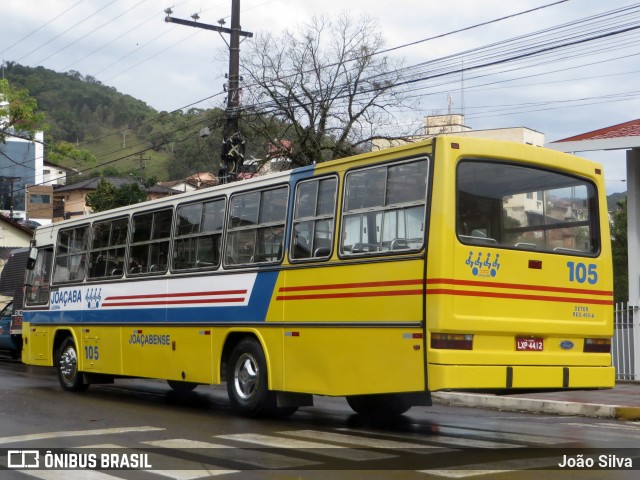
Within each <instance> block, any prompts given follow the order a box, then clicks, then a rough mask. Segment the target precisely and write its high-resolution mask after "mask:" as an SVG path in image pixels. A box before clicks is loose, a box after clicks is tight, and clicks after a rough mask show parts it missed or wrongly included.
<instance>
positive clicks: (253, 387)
mask: <svg viewBox="0 0 640 480" xmlns="http://www.w3.org/2000/svg"><path fill="white" fill-rule="evenodd" d="M227 393H228V394H229V400H230V401H231V405H232V406H233V408H234V409H235V410H236V411H238V412H239V413H241V414H242V415H247V416H250V417H255V416H258V415H261V414H264V413H268V412H269V411H270V410H272V409H273V408H275V404H276V402H275V394H274V393H273V392H270V391H269V389H268V376H267V362H266V359H265V355H264V351H263V350H262V347H261V346H260V344H259V343H258V341H257V340H255V339H254V338H245V339H243V340H241V341H240V342H239V343H238V345H236V347H235V348H234V350H233V352H232V353H231V358H230V360H229V366H228V370H227Z"/></svg>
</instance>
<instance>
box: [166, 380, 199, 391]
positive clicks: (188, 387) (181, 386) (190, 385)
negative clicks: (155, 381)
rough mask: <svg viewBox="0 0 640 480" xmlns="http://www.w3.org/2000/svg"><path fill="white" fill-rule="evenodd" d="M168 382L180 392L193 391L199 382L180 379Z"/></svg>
mask: <svg viewBox="0 0 640 480" xmlns="http://www.w3.org/2000/svg"><path fill="white" fill-rule="evenodd" d="M167 383H168V384H169V386H170V387H171V388H172V389H173V390H175V391H176V392H179V393H186V392H191V391H193V390H195V388H196V387H197V386H198V384H197V383H194V382H183V381H180V380H167Z"/></svg>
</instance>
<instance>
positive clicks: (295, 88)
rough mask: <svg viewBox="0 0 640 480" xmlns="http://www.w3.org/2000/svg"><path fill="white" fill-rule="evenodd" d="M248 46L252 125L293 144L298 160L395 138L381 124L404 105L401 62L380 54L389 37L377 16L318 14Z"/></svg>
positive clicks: (246, 81)
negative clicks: (400, 88) (398, 85)
mask: <svg viewBox="0 0 640 480" xmlns="http://www.w3.org/2000/svg"><path fill="white" fill-rule="evenodd" d="M246 45H248V46H247V47H245V48H246V49H247V50H248V51H247V53H246V54H245V55H244V57H243V58H244V60H243V66H242V68H243V76H244V85H245V87H244V97H245V98H244V104H245V111H246V112H248V113H249V114H251V113H253V114H255V116H254V118H252V121H250V122H246V125H248V128H252V129H255V130H256V133H258V134H259V135H261V136H263V137H264V139H265V141H266V142H269V143H272V144H275V145H290V146H291V148H290V151H288V152H287V155H288V156H289V158H290V159H291V160H292V162H293V164H294V166H300V165H309V164H312V163H315V162H322V161H325V160H331V159H335V158H340V157H344V156H347V155H350V154H353V153H356V152H361V151H363V150H365V149H368V148H369V147H370V144H371V142H372V141H373V140H374V139H377V138H386V139H391V138H389V137H387V136H384V135H382V134H381V133H380V132H381V131H382V127H384V126H387V125H389V124H390V123H392V122H393V120H394V117H393V115H394V111H398V110H399V109H400V108H401V107H403V106H404V107H406V105H404V104H403V103H404V102H403V100H404V99H403V97H402V95H401V94H399V93H398V92H396V91H395V90H394V85H395V83H396V82H397V81H398V79H399V76H398V71H399V65H395V64H394V62H392V61H391V60H390V59H389V58H387V57H385V56H383V55H379V54H377V52H379V51H380V50H381V48H382V46H383V38H382V34H381V31H380V29H379V27H378V24H377V22H376V21H375V20H374V19H373V18H372V17H369V16H363V17H361V18H360V19H358V20H357V21H354V19H353V18H351V17H350V16H349V15H348V14H346V13H343V14H341V15H339V16H338V17H337V18H335V19H334V20H330V19H327V18H324V17H322V18H315V17H314V18H312V19H311V21H310V22H309V23H308V24H305V25H303V26H302V27H301V28H300V29H298V31H296V32H290V31H285V32H284V33H283V34H282V35H281V36H278V37H276V36H273V35H270V34H267V35H264V36H259V37H257V38H256V39H255V41H252V42H249V43H248V44H246ZM408 135H409V134H408V133H407V134H405V135H403V136H402V137H404V136H408ZM397 138H398V137H394V138H393V139H397ZM276 150H277V149H276Z"/></svg>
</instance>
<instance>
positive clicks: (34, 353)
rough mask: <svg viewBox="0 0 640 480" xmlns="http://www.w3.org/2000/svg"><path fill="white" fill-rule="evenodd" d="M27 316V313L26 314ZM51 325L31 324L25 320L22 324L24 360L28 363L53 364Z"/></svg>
mask: <svg viewBox="0 0 640 480" xmlns="http://www.w3.org/2000/svg"><path fill="white" fill-rule="evenodd" d="M25 317H27V315H25ZM49 329H50V327H48V326H42V325H33V326H32V325H31V324H30V323H29V322H27V321H25V322H24V323H23V325H22V361H23V363H26V364H28V365H43V366H51V365H53V359H52V356H51V340H50V338H51V336H50V333H49Z"/></svg>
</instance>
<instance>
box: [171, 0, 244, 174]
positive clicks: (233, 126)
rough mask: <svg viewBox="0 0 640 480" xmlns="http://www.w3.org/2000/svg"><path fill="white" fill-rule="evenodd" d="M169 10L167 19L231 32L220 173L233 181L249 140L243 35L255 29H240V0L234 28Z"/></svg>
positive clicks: (233, 5)
mask: <svg viewBox="0 0 640 480" xmlns="http://www.w3.org/2000/svg"><path fill="white" fill-rule="evenodd" d="M165 13H166V14H167V16H166V17H165V19H164V20H165V22H169V23H177V24H179V25H186V26H189V27H196V28H203V29H205V30H213V31H216V32H219V33H221V34H222V33H227V34H229V39H230V41H229V42H227V41H226V40H225V43H227V46H228V47H229V74H228V80H229V82H228V84H227V85H226V87H225V88H226V91H227V108H226V111H225V116H226V124H225V128H224V132H223V138H222V155H221V162H220V172H219V177H220V182H221V183H227V182H229V181H233V180H234V179H235V177H236V174H237V173H238V171H239V169H240V167H241V166H242V162H243V160H244V145H245V140H244V138H242V134H241V133H240V37H249V38H250V37H253V33H251V32H245V31H243V30H241V29H240V0H232V1H231V28H224V27H223V25H224V24H225V21H224V18H222V19H220V20H219V21H218V23H219V24H220V26H215V25H209V24H206V23H199V22H198V19H199V18H200V16H199V15H198V14H197V13H196V14H193V15H192V16H191V18H193V21H190V20H183V19H179V18H174V17H172V16H171V14H172V13H173V11H172V10H171V9H170V8H167V9H166V10H165ZM223 39H224V37H223Z"/></svg>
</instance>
